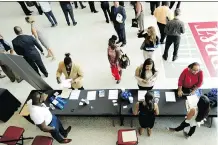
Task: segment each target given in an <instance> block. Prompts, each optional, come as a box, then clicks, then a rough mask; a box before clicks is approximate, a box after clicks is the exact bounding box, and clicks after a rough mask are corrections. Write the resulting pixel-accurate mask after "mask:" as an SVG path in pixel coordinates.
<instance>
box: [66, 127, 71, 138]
mask: <svg viewBox="0 0 218 145" xmlns="http://www.w3.org/2000/svg"><path fill="white" fill-rule="evenodd" d="M70 131H71V126H69V127H68V128H67V129H66V130H65V133H64V138H67V136H68V133H69V132H70Z"/></svg>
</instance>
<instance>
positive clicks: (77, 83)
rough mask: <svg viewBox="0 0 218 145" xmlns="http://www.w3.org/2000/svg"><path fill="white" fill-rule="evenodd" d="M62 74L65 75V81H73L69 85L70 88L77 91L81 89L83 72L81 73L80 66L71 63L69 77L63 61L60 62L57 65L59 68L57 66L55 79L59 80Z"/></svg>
mask: <svg viewBox="0 0 218 145" xmlns="http://www.w3.org/2000/svg"><path fill="white" fill-rule="evenodd" d="M62 73H63V74H64V75H65V78H66V79H72V80H73V81H74V82H73V83H72V85H71V86H72V88H74V89H78V88H81V87H82V86H83V85H82V79H83V72H82V70H81V68H80V66H78V65H76V64H74V63H73V64H72V68H71V72H70V75H69V76H68V74H67V70H66V67H65V64H64V61H61V62H60V63H59V66H58V70H57V73H56V77H57V78H60V77H61V75H62Z"/></svg>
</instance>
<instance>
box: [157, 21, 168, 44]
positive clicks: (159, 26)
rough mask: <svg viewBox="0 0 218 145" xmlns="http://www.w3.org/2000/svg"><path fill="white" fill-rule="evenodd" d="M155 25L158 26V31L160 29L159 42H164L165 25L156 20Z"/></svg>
mask: <svg viewBox="0 0 218 145" xmlns="http://www.w3.org/2000/svg"><path fill="white" fill-rule="evenodd" d="M157 26H158V28H159V31H160V42H164V39H165V38H166V33H165V32H164V29H165V27H166V25H165V24H161V23H159V22H157Z"/></svg>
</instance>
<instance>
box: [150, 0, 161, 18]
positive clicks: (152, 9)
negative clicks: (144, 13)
mask: <svg viewBox="0 0 218 145" xmlns="http://www.w3.org/2000/svg"><path fill="white" fill-rule="evenodd" d="M159 6H160V1H151V2H150V9H151V15H154V10H155V9H156V8H157V7H159Z"/></svg>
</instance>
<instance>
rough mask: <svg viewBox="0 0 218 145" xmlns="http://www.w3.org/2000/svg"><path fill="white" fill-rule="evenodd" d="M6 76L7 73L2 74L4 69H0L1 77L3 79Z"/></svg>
mask: <svg viewBox="0 0 218 145" xmlns="http://www.w3.org/2000/svg"><path fill="white" fill-rule="evenodd" d="M5 77H6V75H3V74H2V70H0V79H3V78H5Z"/></svg>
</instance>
